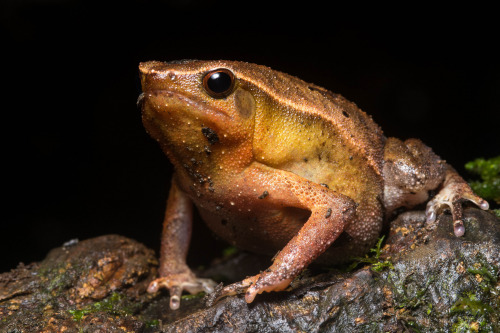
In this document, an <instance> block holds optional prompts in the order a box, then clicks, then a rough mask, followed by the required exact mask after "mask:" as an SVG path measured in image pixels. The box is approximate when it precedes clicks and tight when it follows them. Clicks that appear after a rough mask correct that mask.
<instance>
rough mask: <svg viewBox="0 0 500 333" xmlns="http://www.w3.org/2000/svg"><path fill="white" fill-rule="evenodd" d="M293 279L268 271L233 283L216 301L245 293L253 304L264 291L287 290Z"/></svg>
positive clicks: (246, 299) (220, 293)
mask: <svg viewBox="0 0 500 333" xmlns="http://www.w3.org/2000/svg"><path fill="white" fill-rule="evenodd" d="M292 280H293V279H292V278H283V277H282V276H280V274H278V273H277V272H274V271H271V270H269V269H268V270H266V271H264V272H262V273H260V274H257V275H255V276H252V277H249V278H246V279H245V280H243V281H240V282H236V283H233V284H231V285H229V286H227V287H224V288H223V289H222V290H221V291H220V292H219V295H218V296H217V298H216V300H215V301H217V300H219V299H220V298H222V297H226V296H230V295H236V294H241V293H245V301H246V302H247V303H252V302H253V300H254V299H255V296H257V294H262V293H263V292H264V291H267V292H271V291H281V290H284V289H286V288H287V287H288V286H289V285H290V283H291V282H292Z"/></svg>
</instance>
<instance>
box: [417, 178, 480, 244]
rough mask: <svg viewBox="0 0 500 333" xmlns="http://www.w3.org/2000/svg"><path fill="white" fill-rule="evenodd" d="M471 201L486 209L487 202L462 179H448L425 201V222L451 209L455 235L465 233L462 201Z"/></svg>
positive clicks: (433, 219) (458, 235)
mask: <svg viewBox="0 0 500 333" xmlns="http://www.w3.org/2000/svg"><path fill="white" fill-rule="evenodd" d="M466 200H468V201H472V202H473V203H475V204H476V205H477V206H479V208H481V209H484V210H487V209H488V208H489V205H488V202H487V201H486V200H484V199H482V198H481V197H479V196H477V195H476V194H475V193H474V192H473V191H472V189H471V188H470V187H469V185H467V183H465V182H463V181H453V180H452V181H449V182H446V183H445V186H444V187H443V189H441V191H440V192H439V193H438V194H437V195H436V196H435V197H434V198H433V199H432V200H431V201H429V202H428V203H427V209H426V217H427V222H434V221H436V218H437V215H438V214H439V213H441V212H442V211H443V210H445V209H449V210H450V211H451V214H452V217H453V230H454V232H455V235H456V236H457V237H460V236H463V235H464V234H465V227H464V222H463V217H464V213H463V207H462V204H463V202H464V201H466Z"/></svg>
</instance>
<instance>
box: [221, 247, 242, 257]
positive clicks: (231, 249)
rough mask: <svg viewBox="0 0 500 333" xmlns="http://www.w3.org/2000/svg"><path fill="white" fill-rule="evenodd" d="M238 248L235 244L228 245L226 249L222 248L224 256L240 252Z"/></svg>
mask: <svg viewBox="0 0 500 333" xmlns="http://www.w3.org/2000/svg"><path fill="white" fill-rule="evenodd" d="M238 251H239V250H238V249H237V248H236V247H234V246H228V247H226V248H225V249H224V250H222V256H223V257H224V258H228V257H230V256H232V255H234V254H236V253H238Z"/></svg>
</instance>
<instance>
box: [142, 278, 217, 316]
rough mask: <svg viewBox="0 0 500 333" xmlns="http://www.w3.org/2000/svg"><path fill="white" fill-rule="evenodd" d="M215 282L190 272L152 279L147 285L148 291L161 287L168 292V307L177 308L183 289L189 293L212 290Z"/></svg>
mask: <svg viewBox="0 0 500 333" xmlns="http://www.w3.org/2000/svg"><path fill="white" fill-rule="evenodd" d="M216 285H217V283H215V282H214V281H212V280H210V279H201V278H196V277H195V276H194V275H193V274H192V273H183V274H174V275H169V276H165V277H160V278H157V279H155V280H153V281H152V282H151V283H150V284H149V286H148V289H147V291H148V293H155V292H157V291H158V290H160V289H161V288H165V289H168V290H169V292H170V309H172V310H177V309H178V308H179V306H180V303H181V295H182V292H183V291H184V290H185V291H187V292H189V293H190V294H192V295H193V294H197V293H199V292H205V293H207V294H210V293H212V292H213V291H214V288H215V286H216Z"/></svg>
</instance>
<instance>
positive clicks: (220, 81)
mask: <svg viewBox="0 0 500 333" xmlns="http://www.w3.org/2000/svg"><path fill="white" fill-rule="evenodd" d="M231 81H232V78H231V76H230V75H229V74H228V73H225V72H215V73H213V74H212V75H210V77H209V78H208V80H207V86H208V89H210V90H211V91H213V92H214V93H216V94H222V93H224V92H226V91H227V90H229V89H230V88H231V85H232V82H231Z"/></svg>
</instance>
